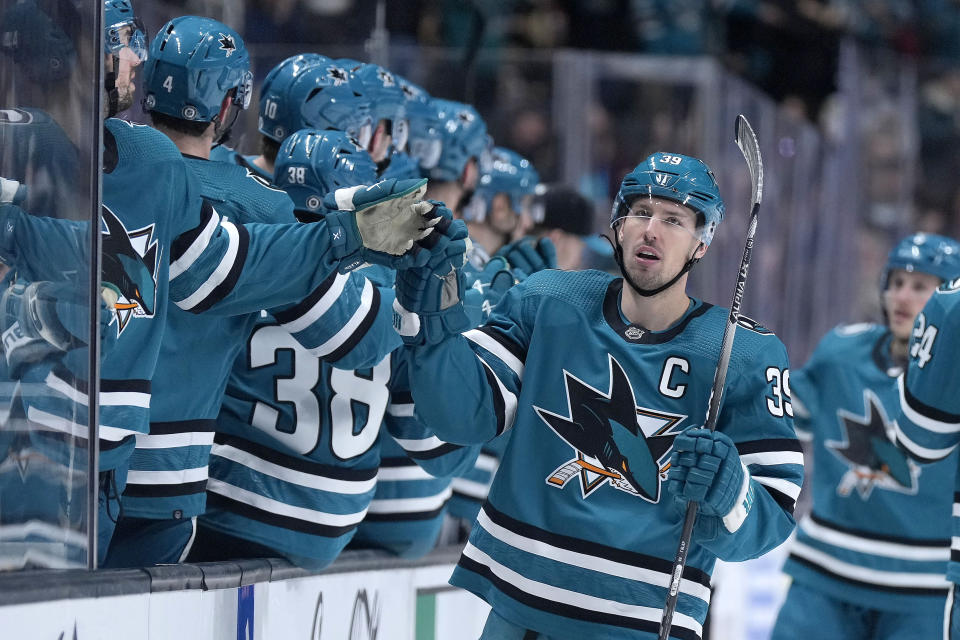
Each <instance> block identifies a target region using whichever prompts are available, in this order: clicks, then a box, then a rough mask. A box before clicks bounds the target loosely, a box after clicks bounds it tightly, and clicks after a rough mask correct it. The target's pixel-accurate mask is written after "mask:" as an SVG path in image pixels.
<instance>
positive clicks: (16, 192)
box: [0, 177, 27, 204]
mask: <svg viewBox="0 0 960 640" xmlns="http://www.w3.org/2000/svg"><path fill="white" fill-rule="evenodd" d="M26 197H27V186H26V185H23V184H20V183H19V182H17V181H16V180H10V179H8V178H2V177H0V204H19V203H21V202H23V201H24V200H25V199H26Z"/></svg>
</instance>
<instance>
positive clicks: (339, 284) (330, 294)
mask: <svg viewBox="0 0 960 640" xmlns="http://www.w3.org/2000/svg"><path fill="white" fill-rule="evenodd" d="M349 279H350V276H348V275H346V274H343V273H338V274H337V276H336V277H335V278H334V279H333V283H332V284H331V285H330V288H329V289H327V292H326V293H324V294H323V295H322V296H320V299H319V300H317V303H316V304H315V305H313V306H312V307H310V309H308V310H307V311H306V312H305V313H304V314H303V315H302V316H300V317H299V318H297V319H296V320H291V321H290V322H286V323H284V324H282V325H280V326H281V327H283V328H284V329H286V330H287V331H289V332H290V333H296V332H298V331H303V330H304V329H306V328H307V327H309V326H310V325H311V324H313V323H314V322H316V321H317V320H319V319H320V318H322V317H323V314H325V313H326V312H327V311H329V310H330V307H332V306H333V305H334V304H335V303H336V301H337V299H338V298H339V297H340V294H341V293H343V288H344V287H345V286H346V285H347V281H348V280H349Z"/></svg>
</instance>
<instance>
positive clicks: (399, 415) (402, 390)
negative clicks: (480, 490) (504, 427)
mask: <svg viewBox="0 0 960 640" xmlns="http://www.w3.org/2000/svg"><path fill="white" fill-rule="evenodd" d="M409 357H410V353H409V352H408V351H405V350H402V349H401V350H398V351H397V352H396V356H395V357H394V367H395V368H394V375H393V377H392V378H391V385H390V404H388V405H387V412H386V416H385V417H384V426H386V428H387V432H388V433H389V435H390V436H391V437H393V439H394V440H395V441H396V442H397V444H399V445H400V447H401V448H402V449H403V451H404V453H405V454H406V455H407V457H408V458H410V459H411V460H413V461H415V462H416V463H417V465H418V466H419V467H420V468H421V469H423V470H424V471H426V472H427V473H429V474H430V475H431V476H433V477H435V478H451V477H455V476H460V475H463V474H464V473H466V472H467V471H469V470H470V469H472V468H473V464H474V462H475V461H476V459H477V456H478V455H480V445H472V446H464V445H458V444H453V443H450V442H445V441H444V440H441V439H440V438H438V437H437V436H436V434H435V433H434V432H433V431H432V430H431V429H429V428H428V427H427V426H426V425H425V424H424V423H423V421H422V420H421V419H420V418H419V417H418V415H417V411H416V406H415V404H414V400H413V395H412V394H411V393H410V380H409V375H408V366H407V362H406V359H407V358H409Z"/></svg>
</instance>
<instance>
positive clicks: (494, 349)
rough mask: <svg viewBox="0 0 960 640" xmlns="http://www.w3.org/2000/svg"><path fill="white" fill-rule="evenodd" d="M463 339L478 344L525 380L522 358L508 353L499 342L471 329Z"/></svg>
mask: <svg viewBox="0 0 960 640" xmlns="http://www.w3.org/2000/svg"><path fill="white" fill-rule="evenodd" d="M463 337H464V338H466V339H468V340H470V341H471V342H473V343H475V344H477V345H478V346H480V347H483V348H484V349H486V350H487V351H489V352H490V353H492V354H493V355H494V356H496V357H497V358H499V359H500V361H501V362H503V364H505V365H507V366H508V367H510V369H512V370H513V372H514V373H515V374H517V377H518V378H520V379H521V380H523V367H524V365H523V362H522V361H521V360H520V358H518V357H516V356H515V355H513V354H512V353H510V352H509V351H507V350H506V349H505V348H504V347H503V345H501V344H500V343H499V342H497V341H496V340H494V339H493V338H491V337H490V336H488V335H487V334H486V333H484V332H483V331H480V330H478V329H471V330H470V331H467V332H466V333H464V334H463Z"/></svg>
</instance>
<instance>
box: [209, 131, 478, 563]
mask: <svg viewBox="0 0 960 640" xmlns="http://www.w3.org/2000/svg"><path fill="white" fill-rule="evenodd" d="M375 175H376V167H375V165H374V163H373V161H372V160H371V159H370V157H369V155H368V154H367V152H366V151H364V150H363V149H361V148H360V147H359V146H357V144H356V142H355V141H353V140H352V139H350V138H349V137H348V136H346V135H345V134H344V133H342V132H337V131H318V130H310V129H307V130H302V131H299V132H297V133H295V134H293V135H292V136H290V137H289V138H287V140H286V141H285V142H284V143H283V145H282V146H281V148H280V152H279V154H278V156H277V176H278V184H279V185H282V186H283V187H284V188H285V189H286V190H287V192H288V193H289V194H290V195H291V197H292V198H293V200H294V202H295V204H296V210H297V216H298V217H299V218H300V219H301V220H303V221H304V222H314V221H317V220H320V219H322V217H323V215H325V214H326V213H327V209H326V208H325V207H324V205H323V202H324V198H325V197H327V196H328V195H329V194H332V193H333V192H335V191H336V190H338V189H349V188H352V187H354V186H355V185H357V184H362V183H364V182H369V181H370V180H371V179H373V178H374V177H375ZM376 271H380V272H381V273H382V275H384V276H386V277H382V278H379V279H380V282H379V283H378V286H377V287H376V288H375V289H374V290H375V291H378V292H379V293H378V295H379V296H380V297H381V299H382V300H384V301H387V302H382V303H381V305H382V306H383V307H385V308H389V306H390V301H392V299H393V291H392V287H391V283H392V274H390V273H386V272H385V271H386V270H382V269H362V270H360V271H358V272H354V273H352V274H350V276H349V278H348V277H347V276H339V277H338V278H337V279H336V280H334V281H333V282H331V283H330V286H329V287H328V289H327V290H326V291H324V292H322V295H318V296H317V297H316V299H315V300H312V301H311V302H312V303H313V306H312V307H311V310H310V311H309V312H307V313H302V312H300V311H298V310H297V309H291V310H289V311H285V312H282V313H276V314H274V315H272V316H271V315H267V314H263V316H262V317H261V318H260V319H259V320H258V322H257V324H256V327H255V328H254V330H253V332H252V334H251V336H250V338H249V339H248V340H246V341H245V348H244V351H243V352H242V353H241V354H240V357H239V358H238V359H237V360H236V362H235V363H234V367H233V372H232V374H231V378H230V384H229V386H228V389H227V395H226V398H225V401H224V404H223V407H222V409H221V411H220V416H219V418H218V420H217V422H218V425H217V431H218V433H217V436H216V443H215V445H214V448H213V456H212V461H211V468H210V474H211V477H210V484H209V487H208V501H209V505H210V507H209V509H208V510H207V512H206V513H205V514H203V515H201V517H200V518H199V530H198V537H197V543H196V545H195V546H194V549H193V551H192V552H191V555H190V559H191V560H225V559H235V558H241V557H264V556H267V557H269V556H274V555H282V556H284V557H286V558H287V559H289V560H290V561H291V562H293V563H295V564H297V565H299V566H303V567H307V568H312V569H320V568H323V567H325V566H327V565H328V564H330V562H332V561H333V559H334V558H335V557H336V556H337V554H338V553H339V552H340V550H341V549H342V548H343V546H344V545H345V544H346V543H347V542H348V541H349V540H350V539H351V538H352V537H353V536H354V534H355V533H356V532H357V526H358V524H360V521H361V520H363V519H364V517H365V516H366V519H368V520H369V519H371V518H376V517H377V516H378V514H382V513H383V511H384V510H383V509H382V508H381V507H382V506H383V504H384V503H387V502H389V501H387V500H384V499H381V500H380V501H379V502H378V501H377V500H375V499H373V496H374V487H375V485H378V483H379V479H380V477H381V476H387V477H395V476H397V475H398V474H400V472H401V471H402V472H403V475H405V476H406V477H408V478H410V477H411V476H412V475H417V477H418V478H419V477H429V476H427V474H426V472H425V471H420V472H419V474H411V473H410V472H409V470H401V469H398V468H396V467H394V466H392V465H389V464H387V465H384V462H385V461H384V460H383V459H382V457H381V449H382V446H383V444H384V443H385V442H387V441H391V442H393V441H396V442H399V443H404V445H405V446H406V447H408V448H409V449H410V452H411V454H412V455H416V456H419V457H420V459H421V464H422V466H423V468H424V469H426V470H429V471H430V472H432V473H436V474H438V475H443V474H447V475H449V474H450V473H454V472H456V471H457V470H458V469H460V468H462V467H464V466H465V465H468V464H470V463H472V461H473V459H474V458H475V456H476V449H474V448H471V447H460V446H454V445H446V444H444V443H439V442H437V441H436V438H434V437H432V434H430V433H428V432H426V430H425V429H424V428H423V427H422V425H420V423H419V422H418V421H417V420H416V418H415V417H414V411H413V405H412V400H410V394H409V390H408V388H407V385H406V381H405V380H406V365H405V363H404V361H403V359H402V358H403V356H404V352H403V351H402V350H400V351H399V352H398V353H396V354H390V355H387V356H386V358H382V355H383V354H384V353H386V352H388V351H392V350H394V349H396V348H398V347H399V346H400V344H401V343H400V341H399V339H398V337H397V335H396V333H395V332H394V331H393V325H392V318H391V317H390V316H389V315H388V316H386V317H384V316H381V315H378V316H377V317H376V318H374V319H373V320H372V321H371V322H369V323H368V322H367V321H366V320H364V321H363V322H361V323H360V324H359V327H358V328H357V329H356V330H355V331H354V332H353V334H352V335H350V336H349V337H348V338H347V339H346V340H342V341H340V342H339V343H338V347H337V349H336V350H333V351H331V352H329V353H317V352H313V353H311V352H310V351H308V350H306V349H304V348H303V347H301V346H300V345H299V344H297V342H295V341H294V340H293V339H292V337H291V335H290V331H295V330H296V329H297V328H298V325H300V324H302V323H303V322H304V320H303V318H304V317H308V316H310V315H316V316H318V320H322V321H323V322H324V323H325V324H326V325H328V326H331V327H339V326H341V325H343V326H347V327H349V326H353V325H356V324H357V322H356V320H351V318H356V311H355V309H354V307H355V304H352V303H351V299H350V296H349V295H347V293H348V291H349V287H350V286H351V284H352V283H351V282H350V280H353V279H356V278H361V276H360V273H368V274H370V276H371V278H374V279H378V278H377V274H376V273H375V272H376ZM368 286H369V284H368ZM334 365H336V366H337V368H334ZM344 367H357V370H353V371H352V370H348V369H345V368H344ZM381 424H383V426H384V427H385V429H383V430H381ZM395 439H396V440H395ZM424 445H430V446H424ZM378 465H380V467H381V468H380V470H379V471H378ZM444 484H445V485H446V484H447V483H446V482H445V483H444ZM431 501H432V502H433V503H435V504H434V505H433V506H430V505H429V504H427V503H430V502H431ZM444 501H445V497H441V498H440V499H437V498H434V497H432V496H427V497H426V498H423V497H421V498H420V499H407V500H405V501H404V505H402V506H403V507H405V508H404V509H402V511H403V512H404V515H405V516H406V518H405V520H406V524H407V526H408V527H414V526H415V525H416V521H417V520H420V519H422V518H418V517H417V516H418V513H419V512H420V511H427V512H430V511H433V510H434V509H436V508H438V507H437V505H439V506H442V504H443V502H444ZM388 506H389V505H388ZM394 506H395V505H394ZM414 539H416V538H414ZM375 542H376V543H378V544H377V546H379V547H381V548H383V547H385V546H388V544H387V542H388V541H387V540H376V541H375ZM432 542H433V539H432V538H430V539H429V540H427V541H426V543H427V549H429V546H432Z"/></svg>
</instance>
